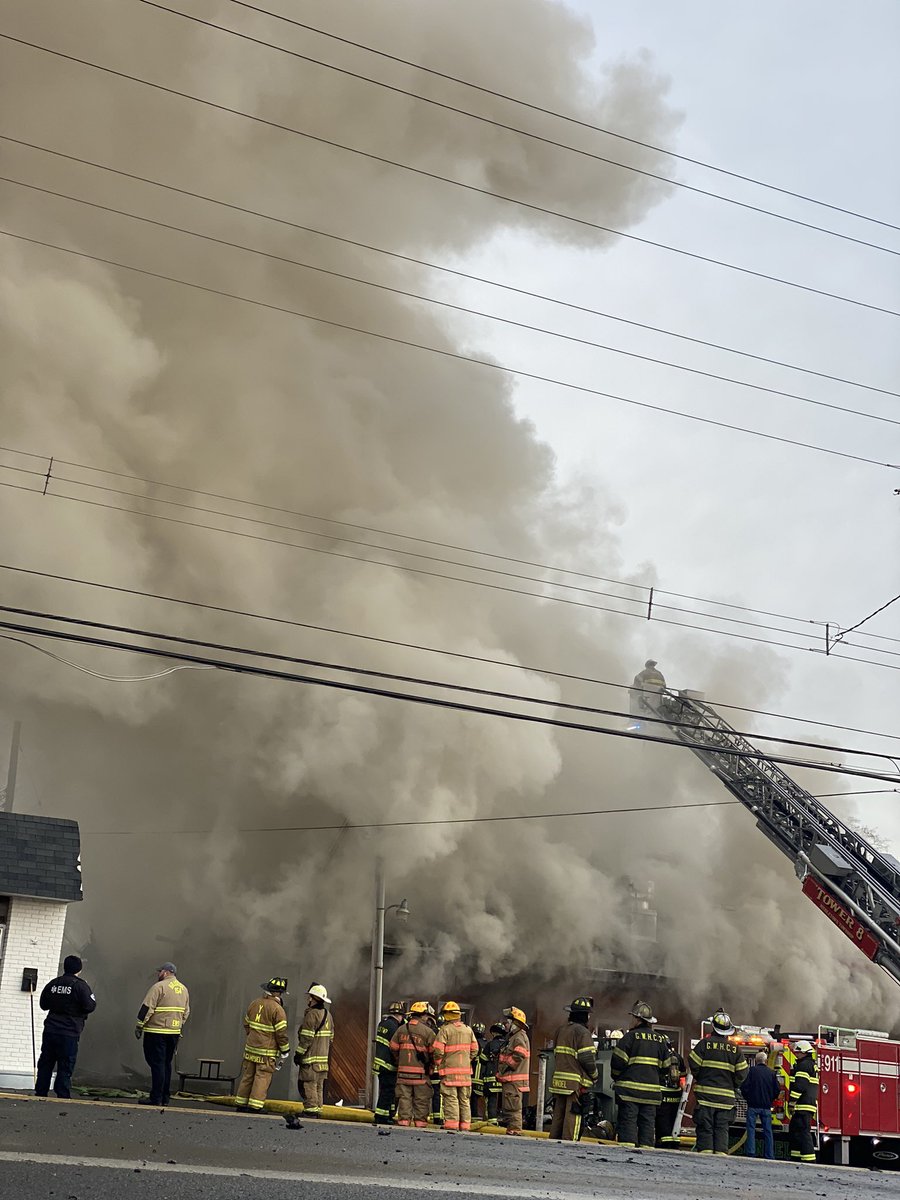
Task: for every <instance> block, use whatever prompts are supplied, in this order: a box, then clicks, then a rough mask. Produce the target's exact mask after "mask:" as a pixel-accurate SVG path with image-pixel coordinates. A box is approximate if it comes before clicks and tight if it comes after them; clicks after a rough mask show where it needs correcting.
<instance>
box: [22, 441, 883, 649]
mask: <svg viewBox="0 0 900 1200" xmlns="http://www.w3.org/2000/svg"><path fill="white" fill-rule="evenodd" d="M0 453H5V454H14V455H19V456H22V457H27V458H33V459H38V460H40V461H41V462H44V463H46V464H47V466H46V468H44V469H41V470H31V471H29V472H28V473H30V474H33V475H37V476H39V477H41V478H44V479H46V481H47V483H48V486H49V485H50V483H51V482H52V481H53V480H56V481H61V482H66V483H70V484H74V485H76V486H79V487H88V488H94V489H100V490H105V491H110V492H113V493H116V494H118V495H125V496H133V497H135V498H137V499H141V500H146V501H148V502H150V503H155V504H172V503H173V502H172V501H166V500H162V499H159V498H157V497H153V496H144V495H141V494H140V493H136V492H126V491H120V490H119V489H116V488H112V487H109V486H108V485H102V484H93V483H89V482H87V481H85V480H82V479H72V478H71V477H69V476H62V475H59V474H55V475H54V474H52V472H53V468H54V467H59V466H66V467H74V468H75V469H76V470H79V471H87V472H90V473H91V474H95V475H109V476H112V477H113V478H116V479H127V480H128V481H129V482H131V483H142V484H145V485H146V486H148V487H158V488H166V489H167V490H170V491H175V492H185V493H187V494H189V495H193V496H203V497H204V498H208V499H213V500H224V501H226V502H228V503H230V504H239V505H243V506H244V507H245V508H256V509H262V510H263V511H265V512H274V513H281V514H284V515H286V516H291V517H298V518H300V519H302V520H306V521H316V522H319V523H320V524H324V525H332V526H337V527H338V528H343V529H353V530H357V531H360V532H363V533H374V534H377V535H379V536H380V537H389V538H395V539H397V540H399V541H404V542H414V543H416V544H418V545H424V546H434V547H437V548H439V549H442V550H453V551H456V552H459V553H462V554H469V555H473V556H477V557H479V558H488V559H492V560H493V561H495V562H504V563H512V564H513V565H515V566H524V567H533V568H536V569H537V570H540V571H550V572H553V573H556V574H560V575H570V576H573V577H575V578H579V579H588V580H591V581H592V582H594V583H609V584H613V585H615V586H616V587H622V588H631V589H633V590H635V591H638V592H641V593H642V595H641V596H640V597H639V598H634V597H630V596H620V595H615V596H614V598H615V599H621V600H625V601H626V602H627V603H640V604H642V605H647V606H648V607H649V605H650V594H651V593H652V594H653V600H654V604H653V607H654V608H655V607H659V608H663V609H666V610H668V611H672V612H681V613H683V612H686V611H688V610H686V609H684V608H682V607H680V606H672V605H664V604H661V603H655V602H656V599H657V597H659V596H669V597H671V598H673V599H678V600H687V601H690V602H691V603H694V604H707V605H712V606H714V607H717V608H728V609H731V610H733V611H736V612H746V613H750V614H751V615H753V616H764V617H773V618H776V619H777V620H782V621H794V622H796V623H797V624H803V625H814V626H819V627H820V628H821V629H823V630H825V629H827V628H828V626H829V625H835V624H836V622H826V621H822V620H816V619H814V618H811V617H796V616H794V615H793V614H791V613H782V612H773V611H771V610H770V609H760V608H752V607H750V606H748V605H745V604H733V603H731V602H729V601H727V600H713V599H710V598H709V597H708V596H692V595H690V594H688V593H686V592H673V591H669V590H667V589H665V588H660V587H658V586H656V585H650V584H645V583H636V582H634V581H632V580H625V579H613V578H611V577H610V576H607V575H597V574H594V573H592V572H588V571H579V570H576V569H574V568H572V567H561V566H557V565H554V564H552V563H545V562H537V561H535V560H534V559H528V558H518V557H516V556H515V555H511V554H500V553H498V552H496V551H492V550H484V549H481V548H479V547H476V546H463V545H460V544H459V543H458V542H444V541H440V540H438V539H436V538H426V537H421V536H419V535H416V534H409V533H401V532H399V531H397V530H396V529H382V528H380V527H379V526H373V525H363V524H360V523H359V522H354V521H340V520H337V519H336V518H334V517H323V516H321V515H320V514H318V513H309V512H302V511H299V510H297V509H291V508H285V507H284V506H281V505H275V504H264V503H261V502H260V501H257V500H249V499H247V497H245V496H230V495H227V494H226V493H224V492H213V491H209V490H204V489H202V488H196V487H188V486H185V485H184V484H178V483H171V482H169V481H164V480H160V479H149V478H147V477H146V476H143V475H135V474H132V473H131V472H128V471H112V470H109V469H108V468H106V467H95V466H92V465H91V464H89V463H83V462H76V461H74V460H73V459H66V458H62V457H60V456H59V455H49V454H35V453H33V452H32V451H30V450H19V449H16V448H14V447H12V446H2V445H0ZM0 470H16V471H23V470H25V468H22V467H11V466H9V465H8V464H4V463H0ZM59 498H60V499H66V498H70V499H74V497H63V496H60V497H59ZM180 507H186V508H195V509H196V510H197V511H200V512H212V513H214V515H217V516H228V517H231V518H233V519H235V520H241V521H252V522H253V523H255V524H262V525H272V524H274V523H272V522H267V521H261V520H258V519H257V518H250V517H245V516H242V515H240V514H237V513H230V512H224V511H219V510H213V509H204V508H202V507H199V506H192V505H181V506H180ZM274 527H275V528H278V529H290V530H293V531H294V532H299V533H308V534H309V535H310V536H311V537H320V538H326V539H328V540H338V541H349V542H351V543H352V544H354V545H360V546H372V547H373V548H375V549H382V550H387V551H389V552H391V553H400V554H408V553H412V554H413V556H414V557H425V556H424V555H419V554H416V553H415V552H409V551H405V550H402V549H400V548H398V547H395V546H375V545H374V543H372V542H366V541H362V540H360V541H357V540H354V539H349V538H337V539H335V538H331V537H330V535H328V534H323V533H322V532H321V531H319V530H303V529H300V528H298V527H297V526H292V525H287V526H285V525H274ZM367 561H368V560H367ZM437 561H440V562H456V561H457V560H447V559H438V560H437ZM457 565H459V566H465V567H467V568H471V569H473V570H489V569H490V568H484V567H481V566H480V565H478V564H473V563H458V564H457ZM525 578H529V579H530V578H531V577H530V576H528V577H525ZM533 582H535V583H540V584H547V585H549V586H552V587H556V586H561V585H557V584H554V583H552V582H551V581H550V580H543V579H541V580H533ZM578 590H587V589H581V588H579V589H578ZM596 594H598V595H603V596H610V595H612V594H611V593H607V592H600V593H596ZM692 615H695V616H708V617H710V618H712V619H713V620H722V621H724V620H728V618H726V617H720V616H719V615H718V614H715V613H699V612H693V613H692ZM737 623H739V624H753V622H737ZM765 628H771V627H769V626H766V627H765ZM781 632H789V631H784V630H782V631H781ZM864 636H866V637H874V638H877V639H878V640H879V641H887V642H892V643H895V644H900V639H898V638H890V637H885V636H884V635H883V634H865V635H864Z"/></svg>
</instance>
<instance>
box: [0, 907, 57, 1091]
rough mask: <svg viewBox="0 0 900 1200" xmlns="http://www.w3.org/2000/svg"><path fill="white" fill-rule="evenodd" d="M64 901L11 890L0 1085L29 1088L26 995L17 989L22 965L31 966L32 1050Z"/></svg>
mask: <svg viewBox="0 0 900 1200" xmlns="http://www.w3.org/2000/svg"><path fill="white" fill-rule="evenodd" d="M66 907H67V906H66V904H65V903H64V902H61V901H58V900H32V899H28V898H25V897H20V896H14V897H12V899H11V900H10V907H9V917H8V919H7V925H6V930H5V934H4V938H3V945H2V958H0V1087H6V1088H28V1089H30V1088H32V1087H33V1086H34V1075H33V1070H32V1065H33V1062H32V1051H31V998H30V996H29V995H28V993H27V992H23V991H22V990H21V989H22V971H23V969H24V968H25V967H36V968H37V973H38V981H37V991H36V993H35V997H34V1036H35V1045H36V1049H37V1053H38V1054H40V1050H41V1031H42V1029H43V1025H44V1016H45V1015H46V1014H45V1013H43V1012H41V1010H40V1008H39V1007H38V997H39V996H40V994H41V989H42V988H43V986H44V984H45V983H47V982H48V981H49V980H51V979H55V978H56V976H57V975H58V974H59V972H60V965H59V958H60V953H61V951H62V940H63V930H64V929H65V924H66Z"/></svg>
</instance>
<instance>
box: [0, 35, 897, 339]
mask: <svg viewBox="0 0 900 1200" xmlns="http://www.w3.org/2000/svg"><path fill="white" fill-rule="evenodd" d="M0 38H3V39H5V40H6V41H8V42H12V43H14V44H15V45H18V46H25V47H27V48H28V49H31V50H36V51H38V52H40V53H42V54H50V55H53V56H54V57H56V58H61V59H64V60H65V61H66V62H71V63H76V64H78V65H79V66H83V67H89V68H91V69H92V70H96V71H102V72H103V73H104V74H107V75H111V76H113V77H115V78H117V79H127V80H130V81H131V82H132V83H139V84H141V85H143V86H144V87H149V88H152V89H154V90H155V91H158V92H164V93H165V94H166V95H170V96H177V97H178V98H179V99H182V100H190V101H192V102H193V103H195V104H202V105H203V106H205V107H206V108H211V109H214V110H215V111H217V112H223V113H227V114H229V115H230V116H236V117H241V118H242V119H244V120H247V121H252V122H254V123H255V124H258V125H263V126H265V127H266V128H267V129H277V130H279V131H280V132H282V133H290V134H293V135H294V136H296V137H302V138H306V139H307V140H308V141H312V142H315V143H317V144H318V145H322V146H329V147H330V148H331V149H333V150H342V151H344V152H345V153H347V154H354V155H356V156H358V157H360V158H365V159H367V160H368V161H370V162H377V163H380V164H381V165H382V166H388V167H394V168H396V169H397V170H400V171H407V172H409V173H410V174H412V175H416V176H418V177H419V178H423V179H430V180H432V181H435V182H438V183H446V184H449V185H450V186H451V187H455V188H460V189H461V190H463V191H465V192H469V193H472V194H475V195H481V196H488V197H490V198H492V199H494V200H501V201H503V203H504V204H511V205H514V206H516V207H518V208H522V209H525V210H526V211H528V212H534V213H539V214H540V215H541V216H548V217H554V218H556V219H557V220H560V221H565V222H567V223H569V224H573V225H577V226H579V227H580V228H584V229H593V230H595V231H596V232H598V233H605V234H609V235H610V236H612V237H619V238H624V239H625V240H627V241H630V242H636V243H639V244H640V245H643V246H651V247H652V248H653V249H656V250H665V251H667V252H668V253H670V254H677V255H679V256H681V257H683V258H689V259H692V260H693V261H695V262H705V263H708V264H709V265H711V266H716V267H721V268H723V269H725V270H729V271H736V272H738V273H739V274H741V275H746V276H749V277H752V278H754V279H764V280H766V281H767V282H769V283H777V284H780V285H781V286H782V287H790V288H794V289H796V290H798V291H802V292H806V293H807V294H809V295H814V296H823V297H825V298H826V299H828V300H837V301H839V302H840V303H842V304H851V305H853V306H854V307H856V308H864V309H867V310H868V311H870V312H879V313H883V314H884V315H886V316H890V317H900V311H897V310H896V309H891V308H887V307H886V306H883V305H880V304H874V303H871V302H869V301H866V300H858V299H854V298H853V297H851V296H844V295H841V294H840V293H838V292H829V291H828V290H827V289H825V288H817V287H813V286H812V285H811V284H806V283H800V282H798V281H797V280H792V279H785V278H784V277H782V276H778V275H769V274H767V273H766V272H764V271H755V270H754V269H753V268H752V267H744V266H741V265H740V264H738V263H732V262H727V261H726V260H724V259H720V258H714V257H712V256H711V255H706V254H700V253H699V252H697V251H695V250H687V249H685V248H684V247H682V246H672V245H669V244H668V243H667V242H658V241H655V240H654V239H652V238H645V237H641V236H640V235H639V234H636V233H626V232H625V231H624V230H622V229H614V228H613V227H612V226H609V225H601V224H600V223H599V222H597V221H589V220H588V219H587V218H586V217H576V216H574V215H573V214H571V213H564V212H560V211H559V210H557V209H552V208H547V207H545V206H544V205H541V204H535V203H532V202H531V201H528V200H521V199H519V198H518V197H515V196H507V195H505V194H503V193H501V192H495V191H492V190H491V189H490V188H484V187H479V186H478V185H477V184H474V183H466V182H465V181H463V180H461V179H453V178H451V177H450V176H448V175H441V174H439V173H438V172H437V171H428V170H426V169H425V168H424V167H416V166H413V165H412V164H411V163H405V162H400V161H399V160H398V159H393V158H389V157H388V156H387V155H383V154H375V153H373V152H372V151H369V150H362V149H360V148H359V147H358V146H348V145H345V144H344V143H343V142H338V141H335V140H334V139H333V138H326V137H324V136H323V135H322V134H315V133H309V132H308V131H307V130H304V129H298V128H296V127H295V126H292V125H287V124H285V123H284V122H281V121H272V120H269V119H268V118H266V117H261V116H258V115H257V114H256V113H250V112H246V111H245V110H243V109H240V108H233V107H231V106H230V105H227V104H221V103H219V102H218V101H215V100H210V99H208V98H207V97H205V96H198V95H195V94H194V93H193V92H184V91H181V90H180V89H179V88H173V87H169V86H167V85H165V84H161V83H155V82H154V81H153V80H150V79H144V78H142V77H141V76H139V75H132V74H130V73H129V72H127V71H119V70H116V69H115V68H113V67H108V66H105V65H104V64H103V63H97V62H93V61H91V60H90V59H86V58H79V57H78V56H77V55H74V54H67V53H65V52H64V51H62V50H54V49H52V48H51V47H49V46H43V45H41V44H39V43H37V42H30V41H28V40H27V39H25V38H19V37H14V36H13V35H12V34H9V33H3V32H0Z"/></svg>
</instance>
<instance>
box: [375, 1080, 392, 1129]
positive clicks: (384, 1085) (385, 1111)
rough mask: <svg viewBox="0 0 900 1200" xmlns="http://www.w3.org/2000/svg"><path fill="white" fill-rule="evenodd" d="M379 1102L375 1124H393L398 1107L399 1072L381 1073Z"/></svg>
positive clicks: (376, 1106)
mask: <svg viewBox="0 0 900 1200" xmlns="http://www.w3.org/2000/svg"><path fill="white" fill-rule="evenodd" d="M377 1079H378V1102H377V1104H376V1105H375V1124H376V1125H391V1124H393V1117H394V1111H395V1109H396V1107H397V1072H396V1071H379V1072H378V1075H377Z"/></svg>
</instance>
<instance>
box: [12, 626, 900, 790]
mask: <svg viewBox="0 0 900 1200" xmlns="http://www.w3.org/2000/svg"><path fill="white" fill-rule="evenodd" d="M61 619H64V620H68V618H61ZM0 629H7V630H11V631H12V632H14V633H25V634H30V635H32V636H35V637H46V638H52V639H55V640H58V641H66V642H75V643H78V644H81V645H90V646H98V647H102V648H104V649H108V650H119V651H125V652H127V653H129V654H147V655H151V656H154V657H157V658H165V659H174V660H176V661H179V662H189V663H202V664H203V665H205V666H212V667H216V668H218V669H219V670H223V671H227V672H232V673H235V674H239V675H255V676H260V677H262V678H264V679H277V680H284V681H286V682H289V683H305V684H310V685H313V686H317V687H325V688H331V689H335V690H338V691H342V692H354V693H358V694H361V695H368V696H379V697H383V698H385V699H390V700H402V701H406V702H408V703H411V704H420V705H424V706H426V707H431V708H438V709H447V710H453V711H458V712H463V713H472V714H475V715H479V716H493V717H504V718H507V719H509V720H513V721H523V722H526V723H527V724H532V725H547V726H552V727H553V728H557V729H566V730H572V731H575V732H582V733H596V734H603V735H605V736H607V737H617V738H625V739H628V740H630V741H643V742H654V743H659V744H663V745H667V746H673V745H674V746H677V747H682V748H686V749H700V750H709V746H708V745H706V744H705V743H702V742H687V741H683V740H679V741H678V742H673V741H672V739H671V738H666V737H662V736H657V735H656V734H651V733H638V732H632V731H629V730H624V729H609V728H606V727H604V726H598V725H586V724H584V723H580V722H575V721H563V720H560V719H559V718H557V717H545V716H538V715H536V714H533V713H524V712H518V711H515V710H511V709H502V708H501V709H498V708H489V707H487V706H485V705H479V704H471V703H468V702H464V701H459V700H450V699H447V698H445V697H442V696H430V695H422V694H417V693H413V692H399V691H396V690H394V689H388V688H382V687H376V686H374V685H372V684H362V683H357V682H349V681H346V680H339V679H325V678H322V677H321V676H310V675H301V674H299V673H296V672H292V671H284V670H281V669H278V668H273V667H264V666H261V665H259V664H256V663H242V662H236V661H233V660H226V659H215V658H210V657H209V656H207V655H195V654H188V653H187V652H186V651H181V650H170V649H165V648H161V647H157V646H136V645H133V644H131V643H128V642H119V641H115V640H113V639H110V638H100V637H97V636H96V635H93V634H92V635H88V634H81V633H75V632H73V631H71V630H56V629H46V628H40V627H35V626H33V625H21V624H19V623H16V622H12V621H0ZM141 636H152V635H151V634H149V633H148V632H147V631H141ZM170 640H173V639H170ZM204 644H208V643H204ZM229 651H230V652H231V653H234V654H246V653H252V651H247V650H246V649H243V648H241V647H237V646H235V647H230V648H229ZM271 657H273V658H274V657H276V656H274V655H273V656H271ZM436 686H440V685H439V684H437V685H436ZM715 753H716V754H720V755H724V756H726V757H733V758H747V757H749V756H748V755H747V753H746V752H745V751H743V750H735V749H732V748H730V747H718V746H717V747H716V749H715ZM752 757H753V758H755V759H757V760H758V761H761V762H767V763H772V764H776V765H780V766H793V767H802V768H805V769H809V770H814V771H824V772H826V773H828V774H832V775H849V776H853V777H856V778H860V779H877V780H880V781H882V782H885V783H895V782H897V781H898V780H900V775H898V774H897V773H893V774H890V775H888V774H884V773H882V772H876V771H868V770H864V769H861V768H858V767H847V766H843V765H838V764H832V763H823V762H818V761H813V760H810V759H802V758H801V759H796V758H787V757H785V756H782V755H769V754H753V755H752ZM885 757H888V756H887V755H886V756H885Z"/></svg>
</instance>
